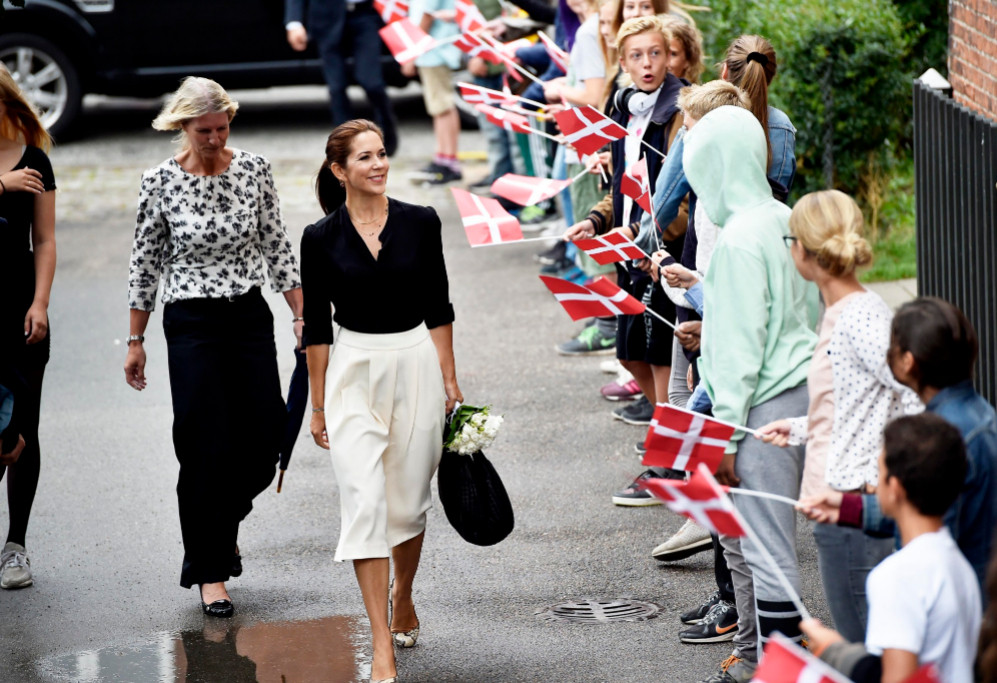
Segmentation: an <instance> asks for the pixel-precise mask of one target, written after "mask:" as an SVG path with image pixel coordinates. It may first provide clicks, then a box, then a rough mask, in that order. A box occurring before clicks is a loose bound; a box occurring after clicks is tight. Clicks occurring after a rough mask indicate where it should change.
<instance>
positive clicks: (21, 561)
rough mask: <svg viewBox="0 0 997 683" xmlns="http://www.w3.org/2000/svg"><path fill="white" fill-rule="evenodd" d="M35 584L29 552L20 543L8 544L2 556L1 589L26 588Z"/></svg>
mask: <svg viewBox="0 0 997 683" xmlns="http://www.w3.org/2000/svg"><path fill="white" fill-rule="evenodd" d="M32 583H33V579H32V578H31V560H29V559H28V551H26V550H25V549H24V546H23V545H20V544H18V543H8V544H7V545H5V546H4V547H3V554H0V588H25V587H27V586H30V585H31V584H32Z"/></svg>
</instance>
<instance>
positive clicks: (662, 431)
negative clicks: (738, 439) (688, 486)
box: [642, 403, 734, 472]
mask: <svg viewBox="0 0 997 683" xmlns="http://www.w3.org/2000/svg"><path fill="white" fill-rule="evenodd" d="M733 435H734V427H732V426H731V425H726V424H723V423H722V422H717V421H716V420H711V419H710V418H708V417H707V416H705V415H700V414H699V413H694V412H691V411H688V410H682V409H681V408H676V407H675V406H672V405H669V404H667V403H659V404H658V405H657V406H655V408H654V416H653V417H652V418H651V426H650V427H649V428H648V430H647V438H646V439H645V440H644V447H645V448H646V449H647V451H646V452H645V453H644V460H643V461H642V462H643V464H644V465H647V466H649V467H671V468H673V469H676V470H685V471H686V472H693V471H695V469H696V467H697V466H698V465H699V463H704V464H705V465H706V466H707V467H708V468H709V469H710V472H716V471H717V467H719V466H720V461H721V460H723V457H724V449H726V448H727V446H728V444H730V439H731V437H732V436H733Z"/></svg>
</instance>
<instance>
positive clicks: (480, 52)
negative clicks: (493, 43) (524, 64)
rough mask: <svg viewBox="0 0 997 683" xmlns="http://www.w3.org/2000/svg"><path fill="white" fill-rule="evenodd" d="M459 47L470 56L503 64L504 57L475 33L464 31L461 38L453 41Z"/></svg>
mask: <svg viewBox="0 0 997 683" xmlns="http://www.w3.org/2000/svg"><path fill="white" fill-rule="evenodd" d="M453 44H454V45H455V46H456V47H457V49H459V50H460V51H461V52H463V53H465V54H467V56H468V57H481V58H482V59H483V60H485V61H486V62H491V63H492V64H501V63H502V58H501V57H500V56H499V55H498V53H496V51H495V50H494V48H492V47H489V46H488V45H487V44H486V43H485V42H484V41H483V40H481V38H479V37H478V35H477V34H475V33H462V34H461V36H460V38H458V39H457V40H455V41H454V43H453Z"/></svg>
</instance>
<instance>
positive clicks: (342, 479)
mask: <svg viewBox="0 0 997 683" xmlns="http://www.w3.org/2000/svg"><path fill="white" fill-rule="evenodd" d="M326 378H327V379H326V382H327V385H326V400H325V420H326V430H327V432H328V434H329V447H330V449H331V452H332V467H333V470H334V472H335V474H336V480H337V482H338V483H339V497H340V508H341V519H342V529H341V531H340V534H339V545H338V546H337V547H336V555H335V559H336V561H337V562H342V561H344V560H357V559H364V558H371V557H388V556H389V555H390V551H391V548H393V547H394V546H396V545H398V544H399V543H403V542H405V541H407V540H409V539H411V538H414V537H415V536H418V535H419V534H421V533H422V532H423V531H425V529H426V511H427V510H429V508H430V506H431V505H432V496H431V493H430V488H429V483H430V480H431V479H432V478H433V474H434V473H435V472H436V468H437V467H438V466H439V464H440V456H441V454H442V451H443V446H442V443H443V423H444V417H445V415H444V411H445V409H446V407H445V406H446V394H445V392H444V390H443V376H442V374H441V372H440V362H439V357H438V356H437V354H436V346H435V345H434V344H433V340H432V338H431V337H430V336H429V330H428V329H426V326H425V325H424V324H423V325H419V327H416V328H414V329H411V330H408V331H407V332H398V333H392V334H364V333H361V332H353V331H351V330H347V329H341V330H340V332H339V337H338V339H337V340H336V343H335V346H334V347H333V351H332V356H331V359H330V361H329V369H328V371H327V373H326Z"/></svg>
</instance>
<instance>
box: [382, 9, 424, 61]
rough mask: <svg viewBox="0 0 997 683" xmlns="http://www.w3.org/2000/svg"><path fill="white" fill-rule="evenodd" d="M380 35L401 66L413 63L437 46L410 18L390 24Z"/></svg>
mask: <svg viewBox="0 0 997 683" xmlns="http://www.w3.org/2000/svg"><path fill="white" fill-rule="evenodd" d="M378 34H380V36H381V40H383V41H384V44H385V45H387V46H388V49H389V50H391V54H392V56H394V58H395V60H397V61H398V63H399V64H405V63H406V62H411V61H412V60H414V59H415V58H417V57H419V56H420V55H422V54H423V53H425V52H427V51H428V50H430V49H431V48H432V47H433V46H434V45H435V44H436V41H434V40H433V39H432V38H431V37H430V35H429V34H428V33H426V32H425V31H423V30H422V29H421V28H419V27H418V26H416V25H415V24H414V23H413V22H412V20H411V19H409V18H408V17H405V18H403V19H399V20H398V21H394V22H392V23H390V24H388V25H387V26H385V27H384V28H382V29H381V30H380V31H378Z"/></svg>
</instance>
